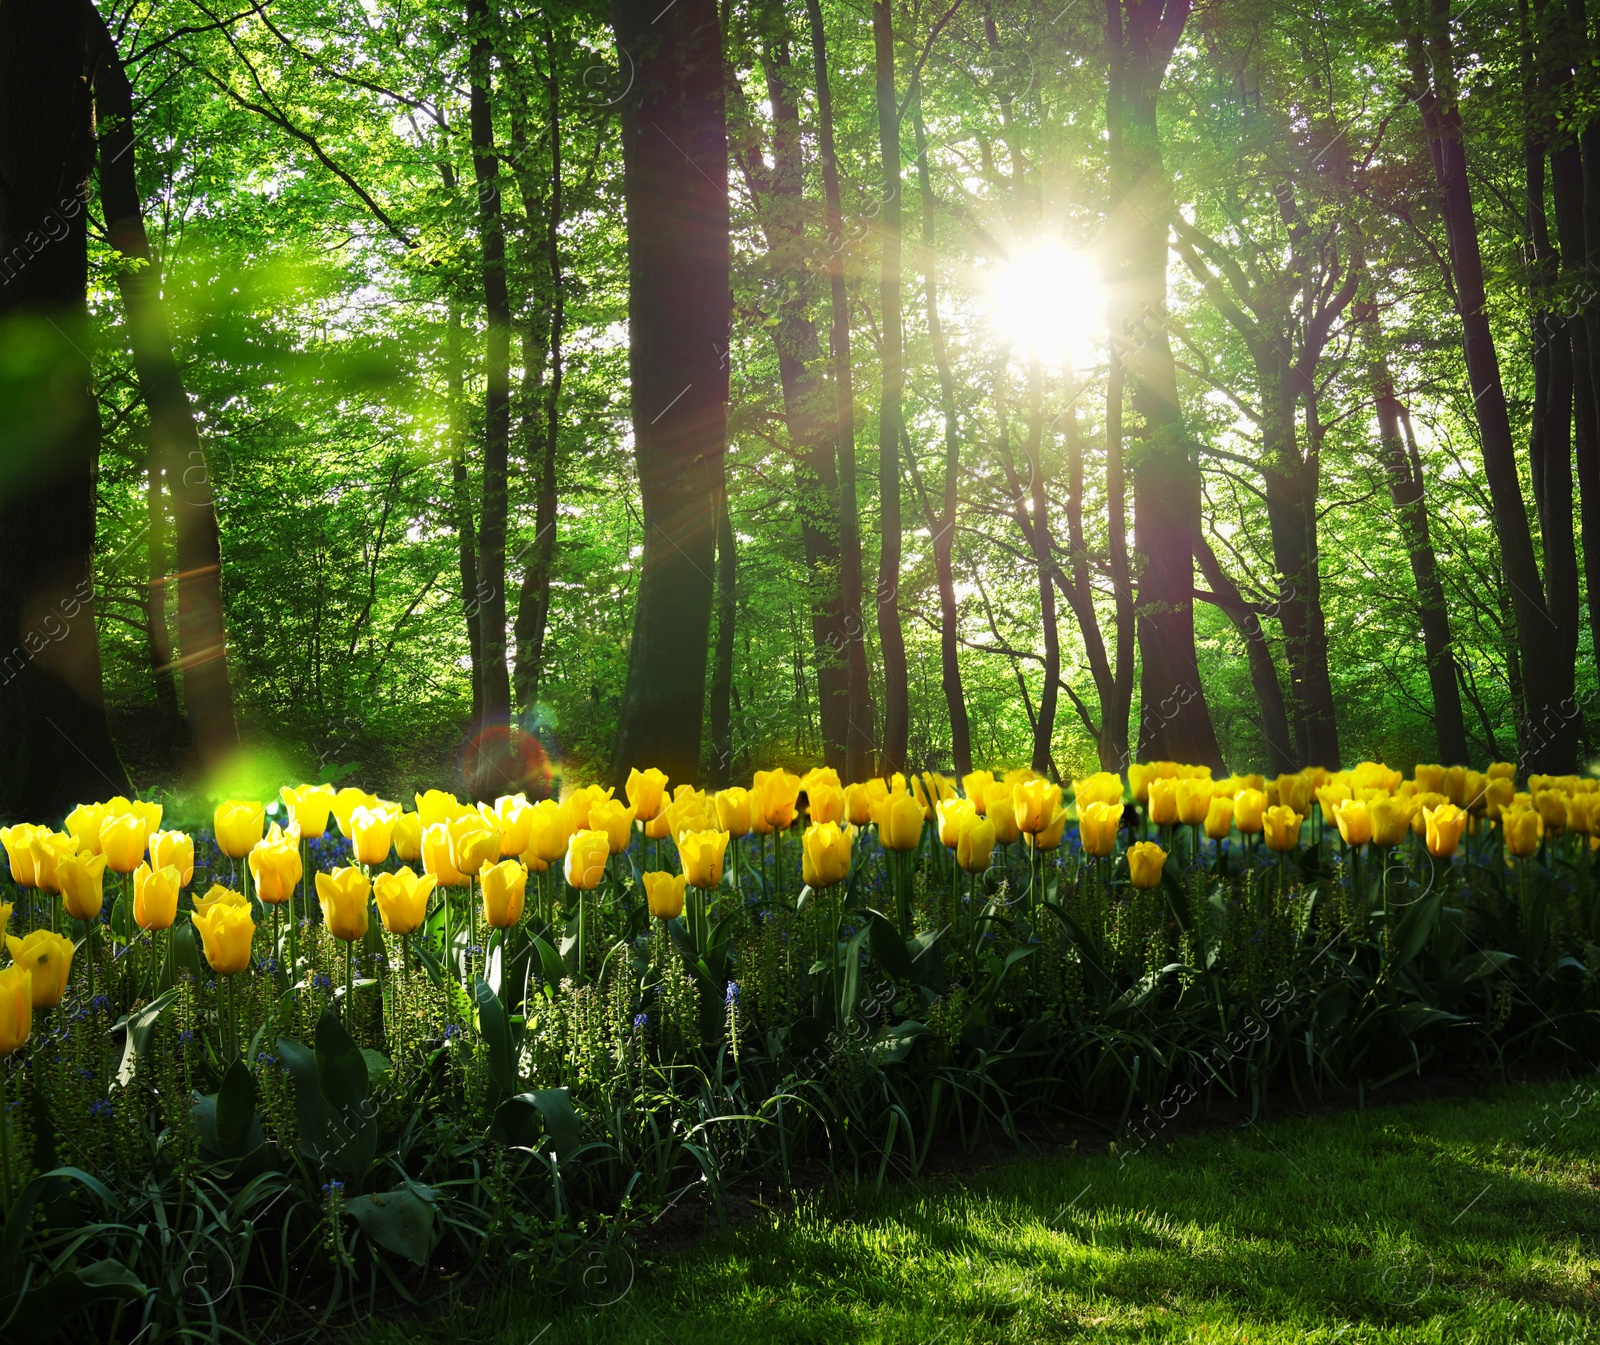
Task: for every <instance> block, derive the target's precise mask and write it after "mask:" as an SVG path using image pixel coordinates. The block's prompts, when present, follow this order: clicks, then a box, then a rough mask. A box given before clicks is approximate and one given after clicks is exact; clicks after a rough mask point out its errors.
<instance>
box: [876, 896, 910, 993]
mask: <svg viewBox="0 0 1600 1345" xmlns="http://www.w3.org/2000/svg"><path fill="white" fill-rule="evenodd" d="M867 927H868V929H869V930H870V931H871V935H872V956H873V958H874V959H876V961H877V963H878V965H879V966H880V967H882V968H883V969H884V971H885V972H886V973H887V974H888V975H889V977H890V978H891V979H893V980H896V981H910V980H911V979H913V977H914V975H915V973H914V971H913V969H912V964H911V954H910V952H909V951H908V950H907V948H906V941H905V940H904V939H903V938H901V937H900V931H899V929H897V928H896V927H895V923H894V921H892V920H890V919H889V917H888V916H886V915H884V914H882V913H881V912H879V911H873V910H869V911H868V912H867Z"/></svg>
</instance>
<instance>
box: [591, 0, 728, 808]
mask: <svg viewBox="0 0 1600 1345" xmlns="http://www.w3.org/2000/svg"><path fill="white" fill-rule="evenodd" d="M612 22H613V25H614V27H615V29H616V36H617V44H618V46H619V47H621V48H622V49H623V50H624V51H626V52H627V53H628V56H629V59H630V60H631V62H632V64H633V69H634V72H635V82H634V86H633V93H632V96H631V97H630V99H629V101H628V102H627V103H626V105H625V107H624V111H623V185H624V196H625V199H626V207H627V231H628V322H629V342H628V368H629V374H630V380H631V383H632V394H633V432H634V453H635V456H636V459H637V462H638V467H639V494H640V499H641V502H642V505H643V510H644V553H643V555H642V557H641V559H640V566H639V590H638V599H637V605H636V607H635V611H634V622H633V640H632V644H631V645H630V647H629V651H628V678H627V683H626V686H625V688H624V691H623V698H622V714H621V723H620V724H619V726H618V731H617V741H616V745H615V751H614V755H613V758H612V774H613V775H614V776H617V777H618V778H619V779H620V778H622V777H625V776H626V775H627V772H628V768H629V767H630V766H641V767H643V766H658V767H660V768H661V769H662V770H664V771H666V772H667V774H668V775H669V776H671V777H672V778H673V779H675V780H679V781H693V780H696V779H698V778H699V774H700V743H701V725H702V721H703V719H704V715H705V696H706V645H707V640H708V639H709V636H710V626H711V605H712V595H713V588H714V584H713V579H712V568H713V564H714V557H715V551H716V544H715V543H716V522H715V497H714V494H713V491H714V487H715V485H716V483H717V482H718V481H719V480H720V478H721V475H722V472H721V464H722V456H723V446H724V442H725V436H726V432H727V416H728V405H727V403H728V370H727V358H726V352H727V349H728V334H729V322H730V296H729V248H728V139H727V125H726V120H725V113H724V101H723V98H724V94H723V78H724V76H723V60H722V32H721V28H720V26H719V21H718V15H717V8H716V5H715V3H714V0H678V3H677V4H675V5H673V6H671V7H670V8H669V9H667V10H666V11H662V9H661V6H660V4H659V3H658V2H657V0H614V3H613V7H612Z"/></svg>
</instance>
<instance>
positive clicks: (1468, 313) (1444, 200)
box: [1405, 0, 1577, 774]
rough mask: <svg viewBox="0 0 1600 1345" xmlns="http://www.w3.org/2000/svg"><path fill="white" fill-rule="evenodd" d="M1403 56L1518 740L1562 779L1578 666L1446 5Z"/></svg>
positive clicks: (1411, 34) (1431, 15)
mask: <svg viewBox="0 0 1600 1345" xmlns="http://www.w3.org/2000/svg"><path fill="white" fill-rule="evenodd" d="M1406 19H1407V22H1406V25H1405V41H1406V55H1407V59H1408V62H1409V65H1410V67H1411V73H1412V79H1413V81H1414V84H1415V89H1414V91H1413V92H1414V99H1415V102H1416V104H1417V107H1418V110H1419V111H1420V112H1421V114H1422V119H1423V126H1424V129H1425V131H1426V133H1427V138H1428V148H1429V154H1430V157H1431V159H1432V161H1433V171H1434V178H1435V180H1436V181H1437V183H1438V186H1439V193H1440V198H1441V201H1440V204H1441V207H1442V211H1443V214H1444V222H1445V232H1446V236H1447V238H1448V240H1449V247H1450V268H1451V273H1452V276H1453V278H1454V281H1455V288H1456V306H1457V312H1458V315H1459V317H1460V319H1461V333H1462V349H1463V352H1464V355H1465V358H1466V365H1467V379H1468V384H1469V387H1470V390H1471V392H1472V403H1473V410H1474V414H1475V417H1476V420H1477V423H1478V434H1479V441H1480V445H1481V451H1482V454H1483V465H1484V474H1485V476H1486V477H1487V478H1488V483H1489V497H1490V503H1491V506H1492V509H1493V513H1494V525H1495V536H1496V538H1497V540H1498V541H1499V543H1500V553H1501V564H1502V566H1503V569H1504V573H1505V576H1506V582H1507V585H1508V586H1509V589H1510V604H1511V610H1512V618H1513V624H1514V629H1515V645H1516V649H1517V653H1518V662H1519V665H1520V670H1521V678H1522V688H1523V695H1524V698H1525V700H1524V704H1525V709H1524V712H1523V724H1522V731H1521V732H1520V733H1519V735H1518V737H1519V740H1520V742H1521V743H1522V751H1523V753H1524V754H1525V757H1526V760H1525V761H1524V762H1523V763H1522V764H1523V765H1524V767H1525V768H1526V769H1527V770H1529V771H1534V772H1541V773H1547V774H1566V773H1568V772H1570V771H1572V770H1573V769H1574V768H1575V767H1576V764H1577V733H1576V731H1575V726H1574V716H1575V712H1576V710H1577V705H1576V702H1575V701H1574V699H1573V694H1572V693H1573V674H1574V664H1573V658H1572V653H1571V651H1570V650H1568V649H1566V648H1565V647H1564V641H1563V639H1562V638H1561V634H1560V632H1559V630H1558V627H1557V625H1556V622H1555V619H1554V618H1553V616H1552V614H1551V612H1550V610H1549V608H1548V606H1547V605H1546V603H1545V600H1544V584H1543V583H1542V582H1541V579H1540V575H1539V563H1538V560H1537V558H1536V556H1535V553H1534V547H1533V535H1532V531H1531V530H1530V528H1529V525H1528V512H1527V505H1526V503H1525V502H1524V500H1523V498H1522V487H1521V483H1520V481H1519V480H1518V475H1517V454H1516V446H1515V444H1514V443H1513V441H1512V435H1511V418H1510V413H1509V411H1508V409H1507V405H1506V397H1505V388H1504V385H1503V384H1502V382H1501V379H1500V361H1499V357H1498V355H1497V354H1496V351H1495V345H1494V334H1493V332H1492V331H1491V330H1490V326H1489V315H1488V312H1487V308H1486V302H1487V296H1486V294H1485V292H1484V279H1483V260H1482V256H1481V253H1480V251H1479V247H1478V232H1477V223H1476V221H1475V219H1474V217H1473V210H1472V186H1471V182H1470V180H1469V178H1468V174H1467V156H1466V143H1465V139H1464V136H1463V131H1462V124H1461V109H1460V106H1459V104H1458V103H1457V101H1456V93H1455V88H1456V77H1455V66H1454V56H1453V53H1452V49H1451V41H1450V5H1449V0H1414V3H1413V4H1411V5H1408V6H1407V10H1406Z"/></svg>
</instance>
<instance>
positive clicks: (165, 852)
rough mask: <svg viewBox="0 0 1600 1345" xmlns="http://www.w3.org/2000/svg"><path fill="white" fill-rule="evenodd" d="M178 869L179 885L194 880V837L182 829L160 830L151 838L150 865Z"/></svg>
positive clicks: (181, 885)
mask: <svg viewBox="0 0 1600 1345" xmlns="http://www.w3.org/2000/svg"><path fill="white" fill-rule="evenodd" d="M168 865H171V866H172V867H173V868H175V869H176V870H177V871H178V886H179V887H188V886H189V884H190V883H192V882H193V881H194V837H193V836H190V835H188V834H187V833H186V832H182V831H158V832H156V833H155V835H153V836H151V838H150V867H151V868H153V869H164V868H166V867H167V866H168Z"/></svg>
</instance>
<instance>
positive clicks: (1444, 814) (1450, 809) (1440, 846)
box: [1422, 803, 1467, 859]
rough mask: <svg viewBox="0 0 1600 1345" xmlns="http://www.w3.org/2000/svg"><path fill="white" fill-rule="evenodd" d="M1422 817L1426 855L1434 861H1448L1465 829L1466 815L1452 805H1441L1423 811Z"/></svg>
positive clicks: (1459, 842)
mask: <svg viewBox="0 0 1600 1345" xmlns="http://www.w3.org/2000/svg"><path fill="white" fill-rule="evenodd" d="M1422 816H1423V817H1424V818H1425V819H1426V821H1427V828H1428V830H1427V838H1428V853H1429V854H1430V855H1432V856H1433V857H1434V858H1435V859H1449V858H1450V856H1451V855H1453V854H1455V852H1456V847H1457V846H1458V845H1460V844H1461V833H1462V832H1464V831H1465V830H1466V829H1467V815H1466V813H1464V812H1463V811H1462V810H1461V809H1460V808H1458V807H1456V805H1455V804H1453V803H1441V804H1440V805H1439V806H1438V807H1437V808H1426V809H1424V810H1423V813H1422Z"/></svg>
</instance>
